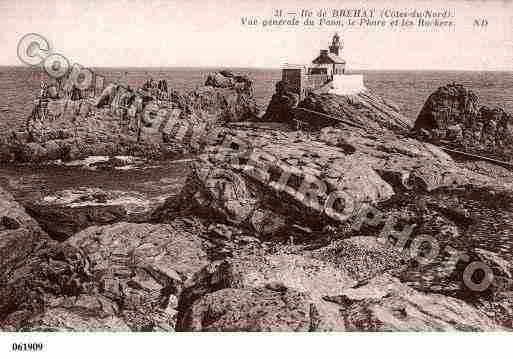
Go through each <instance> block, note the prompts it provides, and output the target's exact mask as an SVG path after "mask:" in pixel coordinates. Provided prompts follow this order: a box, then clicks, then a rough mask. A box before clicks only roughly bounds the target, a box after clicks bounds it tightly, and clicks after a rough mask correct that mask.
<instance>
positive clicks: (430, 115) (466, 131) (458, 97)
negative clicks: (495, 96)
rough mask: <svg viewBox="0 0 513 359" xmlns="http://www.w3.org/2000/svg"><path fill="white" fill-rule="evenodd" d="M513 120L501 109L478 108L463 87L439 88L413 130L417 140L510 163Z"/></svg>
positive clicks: (472, 94)
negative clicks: (420, 139) (428, 141)
mask: <svg viewBox="0 0 513 359" xmlns="http://www.w3.org/2000/svg"><path fill="white" fill-rule="evenodd" d="M512 121H513V116H512V115H511V114H508V113H506V112H505V111H504V110H503V109H501V108H494V109H491V108H489V107H487V106H480V105H479V102H478V98H477V96H476V94H474V93H473V92H472V91H471V90H469V89H466V88H465V87H464V86H462V85H458V84H449V85H446V86H442V87H440V88H438V89H437V90H436V91H435V92H433V93H432V94H431V95H430V96H429V98H428V99H427V100H426V102H425V104H424V106H423V107H422V110H421V111H420V113H419V115H418V117H417V120H416V121H415V130H416V131H417V134H418V136H419V137H421V138H423V139H427V140H430V141H433V142H443V143H444V144H445V145H446V146H449V147H451V148H453V149H457V150H458V149H459V150H463V151H466V152H470V153H472V154H477V155H484V156H487V157H492V158H494V159H498V160H503V161H511V159H512V158H513V140H512V138H511V134H512V133H513V125H512Z"/></svg>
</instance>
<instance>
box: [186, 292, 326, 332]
mask: <svg viewBox="0 0 513 359" xmlns="http://www.w3.org/2000/svg"><path fill="white" fill-rule="evenodd" d="M187 316H188V318H187V322H186V324H185V325H184V327H183V328H182V329H183V330H186V331H229V332H235V331H244V332H254V331H257V332H267V331H270V332H279V331H287V332H293V331H294V332H295V331H301V332H307V331H316V330H317V329H318V326H319V318H318V315H317V313H316V309H315V306H314V305H313V304H311V302H310V300H309V298H308V296H307V295H305V294H303V293H299V292H297V291H294V290H290V289H287V288H283V289H281V288H280V289H274V290H273V289H268V288H247V289H245V288H244V289H232V288H228V289H222V290H219V291H217V292H214V293H210V294H207V295H206V296H205V297H203V298H201V299H200V300H198V301H197V302H196V303H194V305H193V306H192V308H191V309H190V311H189V313H187Z"/></svg>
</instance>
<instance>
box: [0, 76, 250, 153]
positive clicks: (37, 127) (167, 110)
mask: <svg viewBox="0 0 513 359" xmlns="http://www.w3.org/2000/svg"><path fill="white" fill-rule="evenodd" d="M225 74H227V73H226V72H225ZM212 76H213V77H210V78H209V80H207V84H206V86H203V87H199V88H197V89H196V90H194V91H191V92H190V93H186V94H180V93H177V92H176V91H169V93H163V92H162V91H160V90H159V91H157V90H155V91H154V92H152V89H138V90H135V89H132V88H130V87H127V86H122V85H119V84H111V85H109V86H107V87H106V88H105V89H104V91H103V92H102V94H101V95H100V96H99V97H98V98H96V99H82V100H69V99H56V100H53V99H43V100H42V101H40V100H36V102H35V104H34V109H33V111H32V114H31V116H30V117H29V118H28V119H27V122H26V128H25V131H21V132H20V131H17V132H11V133H8V134H7V135H4V136H2V137H0V161H2V162H43V161H50V160H59V159H60V160H63V161H70V160H75V159H82V158H86V157H88V156H101V155H106V156H115V155H132V156H142V157H176V156H180V155H182V154H183V153H184V151H185V149H184V147H183V145H182V144H181V143H178V142H174V141H172V140H171V141H168V140H167V139H166V138H165V136H164V135H163V134H162V132H161V130H162V129H160V128H159V126H161V125H162V120H163V119H164V118H167V119H178V120H180V121H183V122H185V123H189V124H190V125H191V126H194V125H197V124H200V125H215V124H222V123H226V122H236V121H245V120H247V119H251V118H254V117H255V116H256V115H257V114H258V109H257V106H256V102H255V99H254V97H253V84H252V82H251V80H249V79H248V78H247V77H245V76H236V75H231V76H230V77H226V76H223V75H222V74H221V73H218V74H215V75H212ZM212 78H213V79H217V80H212ZM221 79H227V80H228V82H229V85H227V86H224V85H223V86H221V84H220V81H221ZM221 82H222V81H221ZM225 85H226V84H225ZM157 92H158V93H157ZM156 119H157V120H158V121H157V120H156Z"/></svg>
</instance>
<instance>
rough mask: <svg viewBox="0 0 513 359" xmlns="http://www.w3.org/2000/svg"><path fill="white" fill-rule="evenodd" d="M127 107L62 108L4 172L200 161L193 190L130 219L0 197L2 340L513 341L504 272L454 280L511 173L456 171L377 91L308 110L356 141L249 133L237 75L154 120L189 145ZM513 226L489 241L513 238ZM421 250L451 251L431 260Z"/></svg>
mask: <svg viewBox="0 0 513 359" xmlns="http://www.w3.org/2000/svg"><path fill="white" fill-rule="evenodd" d="M123 91H125V90H121V89H120V88H119V87H117V88H108V89H107V90H106V91H105V92H104V94H103V95H102V96H101V97H100V98H99V99H97V102H94V101H91V100H81V101H72V102H73V103H72V104H70V103H66V102H65V101H64V100H57V101H55V102H56V103H55V104H53V105H51V106H49V114H50V115H51V116H48V117H47V118H45V119H44V120H43V121H35V120H33V121H32V122H31V123H29V124H28V126H27V131H26V132H13V133H11V134H9V135H8V136H5V137H3V138H2V139H0V160H1V161H5V162H16V163H20V162H32V163H34V162H40V161H49V160H63V161H69V160H75V159H79V158H85V157H87V156H91V155H97V156H99V155H107V156H116V155H136V156H140V157H160V158H180V157H181V156H183V155H184V154H195V155H196V157H195V159H194V161H192V162H191V166H190V171H189V174H188V176H187V179H186V181H185V184H184V186H183V187H182V188H181V191H180V192H179V193H178V194H177V195H175V196H170V197H169V198H167V199H166V201H165V202H164V203H163V204H162V205H160V206H159V207H158V208H156V209H152V210H151V212H149V213H147V214H145V215H144V216H142V217H137V218H134V217H130V216H128V215H127V213H126V210H125V209H124V208H123V207H122V206H121V207H120V206H118V207H116V206H115V205H109V202H108V201H109V199H110V198H109V194H106V193H103V194H102V193H101V192H98V193H96V192H95V193H89V194H88V195H89V197H88V198H82V199H81V200H83V201H92V202H95V203H94V204H96V206H93V207H87V206H85V207H84V208H80V207H71V206H69V205H67V203H60V202H59V201H55V204H53V205H52V204H48V203H46V204H42V203H33V204H32V205H31V206H26V208H23V207H22V206H21V205H20V204H18V203H17V202H16V201H15V200H14V198H13V197H12V195H10V194H9V193H7V192H6V191H4V190H1V189H0V247H1V248H2V249H3V250H2V251H1V252H0V283H1V285H0V328H1V329H2V330H5V331H18V330H35V331H37V330H70V331H129V330H133V331H449V330H461V331H490V330H510V329H511V328H512V327H513V312H512V309H511V303H512V301H513V295H512V293H513V291H512V285H513V268H512V262H511V259H510V258H502V256H501V255H500V254H498V253H493V252H490V251H487V250H484V249H481V248H475V249H473V250H469V251H466V252H465V253H460V255H461V256H460V259H459V261H456V263H454V265H453V266H452V267H451V266H448V265H447V264H448V263H449V264H450V263H452V262H451V260H450V258H452V261H453V262H454V257H453V256H451V253H452V252H451V250H453V249H454V248H452V246H454V243H456V242H458V241H468V240H469V238H471V236H472V235H473V233H474V232H476V228H479V227H482V226H485V225H487V223H486V218H485V217H482V216H480V215H477V214H474V213H473V211H474V209H475V208H476V206H477V207H480V210H481V211H484V210H489V211H490V212H491V213H495V212H497V213H498V212H508V213H509V212H511V213H513V211H512V209H511V206H510V204H509V203H511V200H510V198H511V197H512V196H513V181H512V177H511V172H509V171H508V170H506V169H502V168H500V169H496V168H495V167H494V165H489V166H486V167H485V166H481V167H480V169H479V170H476V167H475V166H477V165H475V166H474V167H472V166H470V165H469V164H468V163H461V162H456V161H454V160H453V159H452V158H451V157H450V156H449V155H448V154H447V153H445V152H444V151H443V150H442V149H441V148H440V147H438V146H436V145H434V144H431V143H428V142H424V141H421V140H419V137H418V136H411V135H410V132H409V130H410V129H411V128H413V127H415V128H416V129H417V130H419V131H420V129H421V128H424V127H425V126H423V125H421V124H422V123H425V121H424V120H417V125H415V126H414V121H410V120H408V119H405V118H404V116H402V115H401V114H400V113H399V112H398V111H397V108H394V106H393V105H391V104H389V103H388V102H387V101H385V100H382V99H380V98H378V97H377V96H375V95H373V94H372V93H370V92H369V93H362V94H360V95H355V96H338V95H329V94H313V95H311V96H310V97H308V98H307V99H306V100H304V101H303V104H302V106H304V108H307V109H312V110H315V111H319V112H322V113H325V114H328V115H332V116H336V117H338V118H343V119H345V120H348V121H351V122H354V123H356V124H357V125H358V126H356V127H355V126H351V125H350V124H347V123H340V124H338V125H336V126H329V127H324V128H322V129H318V130H314V131H297V130H296V129H295V128H293V126H290V125H289V124H275V123H263V122H258V121H256V118H257V114H258V109H257V108H256V105H255V101H254V99H253V97H252V84H251V80H249V79H247V78H244V77H240V76H236V75H233V74H227V73H225V74H221V73H217V74H212V75H211V76H210V77H209V78H208V79H207V82H206V86H204V87H201V88H198V89H197V90H195V91H193V92H191V93H188V94H178V93H176V92H173V91H171V92H170V94H169V95H167V96H165V97H164V98H159V96H154V98H153V100H152V101H151V102H149V104H146V108H147V107H148V106H154V111H153V112H155V113H156V115H155V116H153V117H152V118H158V117H159V115H158V114H159V111H161V110H165V111H166V114H168V115H169V116H171V120H172V121H173V120H177V121H178V120H179V121H181V122H180V123H183V122H185V123H190V124H192V125H191V126H192V127H195V126H200V125H201V126H202V127H201V126H200V127H201V128H202V129H203V131H204V133H203V135H204V136H201V137H200V138H199V139H198V140H197V143H194V141H192V138H193V137H194V131H192V133H189V132H187V134H186V135H184V136H182V137H180V139H181V140H180V141H178V140H177V136H176V134H177V132H176V128H174V127H173V128H168V127H166V126H165V125H162V126H160V125H159V126H160V127H159V126H148V128H146V129H143V131H142V132H141V131H140V130H138V129H137V127H136V126H134V124H133V122H131V119H133V118H137V116H133V117H131V116H125V115H124V114H123V112H121V113H120V112H118V111H117V108H116V105H115V104H116V103H117V102H116V101H117V100H119V98H118V99H117V100H116V98H117V96H118V97H119V96H120V93H121V92H123ZM130 91H133V90H130ZM130 91H128V93H132V92H130ZM132 94H135V95H134V96H131V97H130V96H129V97H130V98H131V101H132V102H131V103H129V106H128V108H131V107H130V106H131V105H134V106H136V105H135V104H136V103H137V101H136V99H137V92H136V91H134V92H133V93H132ZM430 101H431V100H430ZM430 101H428V102H430ZM464 101H466V100H464ZM431 102H433V101H431ZM431 102H430V103H431ZM100 103H103V105H101V106H98V105H99V104H100ZM113 103H114V105H113ZM426 106H428V105H426ZM429 106H431V105H429ZM458 106H459V105H457V104H455V105H454V107H458ZM134 111H135V112H134V113H135V114H137V113H138V112H137V108H134ZM426 111H427V110H426ZM424 113H425V111H424ZM422 116H423V115H422V114H421V117H422ZM419 121H420V122H419ZM172 123H178V122H176V121H175V122H172ZM430 131H431V130H430ZM141 133H142V135H141ZM191 144H193V145H191ZM501 171H502V172H501ZM496 172H501V173H503V175H502V176H497V175H496V174H495V173H496ZM102 203H103V204H102ZM99 204H102V205H99ZM369 214H371V215H372V216H369ZM63 217H64V221H63ZM508 221H509V219H508V218H506V219H505V220H504V223H505V229H496V232H491V233H487V234H486V235H488V236H491V237H493V236H500V235H505V236H507V235H508V233H509V232H508V231H509V229H510V228H511V229H513V222H512V223H509V222H508ZM63 222H66V223H68V224H69V223H71V225H69V226H68V227H64V226H63ZM43 228H44V229H43ZM486 228H490V227H486ZM501 231H502V232H501ZM426 236H429V241H430V243H431V244H433V243H436V245H437V246H439V247H440V251H439V253H437V254H439V255H437V256H435V257H433V258H432V260H430V261H424V259H426V257H425V256H426V255H427V254H428V253H432V251H431V250H430V248H429V247H428V248H425V247H424V246H423V245H422V239H423V238H424V239H425V238H428V237H426ZM417 239H419V240H417ZM429 241H428V242H429ZM399 243H400V245H399ZM463 255H465V256H466V257H462V256H463ZM448 257H450V258H449V259H448ZM474 262H477V263H485V264H486V265H487V268H489V269H490V271H491V272H490V273H491V275H490V274H489V273H485V274H486V275H488V276H489V278H491V279H492V280H491V283H490V285H488V286H487V287H486V288H485V289H482V290H477V291H476V290H472V288H470V289H469V287H468V285H466V283H467V282H468V278H465V275H466V273H467V269H466V268H468V264H469V263H474ZM477 277H479V275H477ZM470 279H473V281H472V283H473V282H474V281H475V282H480V281H482V280H483V278H470ZM474 289H475V288H474Z"/></svg>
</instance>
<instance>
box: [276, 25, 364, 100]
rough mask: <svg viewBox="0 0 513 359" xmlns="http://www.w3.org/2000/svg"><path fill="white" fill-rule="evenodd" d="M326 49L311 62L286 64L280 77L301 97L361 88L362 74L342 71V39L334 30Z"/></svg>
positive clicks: (344, 63)
mask: <svg viewBox="0 0 513 359" xmlns="http://www.w3.org/2000/svg"><path fill="white" fill-rule="evenodd" d="M328 48H329V50H324V49H323V50H320V52H319V55H318V56H317V57H316V58H315V59H314V60H313V61H312V63H311V65H309V66H305V65H291V64H286V65H285V66H284V67H283V69H282V80H283V81H285V82H286V83H287V84H288V86H289V89H290V90H291V91H293V92H295V93H297V94H298V95H299V98H300V99H303V98H304V97H305V96H306V95H307V94H308V93H309V92H320V93H332V94H337V95H350V94H355V93H359V92H363V91H365V90H366V89H365V86H364V84H363V75H356V74H351V75H347V74H346V73H345V68H346V61H345V60H344V59H342V58H341V57H340V54H341V50H342V49H343V42H342V39H341V38H340V36H339V34H338V33H335V34H334V35H333V37H332V39H331V43H330V44H329V47H328Z"/></svg>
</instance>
